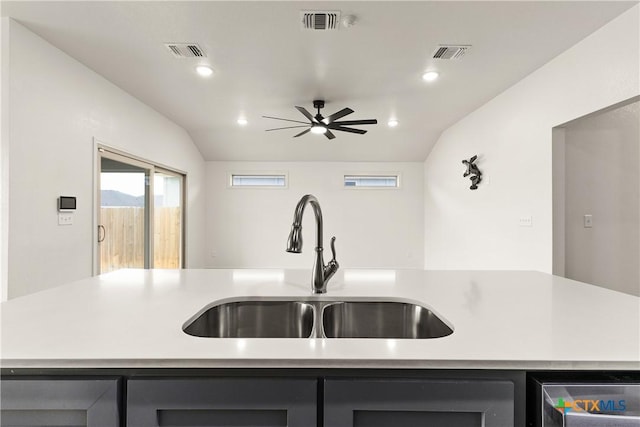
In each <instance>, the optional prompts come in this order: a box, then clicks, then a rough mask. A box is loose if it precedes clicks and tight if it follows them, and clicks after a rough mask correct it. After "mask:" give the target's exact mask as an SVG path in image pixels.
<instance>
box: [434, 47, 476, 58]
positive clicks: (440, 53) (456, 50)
mask: <svg viewBox="0 0 640 427" xmlns="http://www.w3.org/2000/svg"><path fill="white" fill-rule="evenodd" d="M470 47H471V46H469V45H440V46H438V48H437V49H436V50H435V51H434V52H433V59H460V58H462V57H463V56H464V54H465V53H467V50H469V48H470Z"/></svg>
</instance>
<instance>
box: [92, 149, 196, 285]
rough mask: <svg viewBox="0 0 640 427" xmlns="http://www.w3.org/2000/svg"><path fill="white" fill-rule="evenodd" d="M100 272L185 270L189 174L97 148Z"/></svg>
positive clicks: (98, 261)
mask: <svg viewBox="0 0 640 427" xmlns="http://www.w3.org/2000/svg"><path fill="white" fill-rule="evenodd" d="M97 150H98V167H99V173H98V185H97V188H96V193H97V197H96V199H97V205H98V206H97V242H96V244H97V253H98V256H97V268H96V273H97V274H103V273H108V272H110V271H114V270H118V269H121V268H183V267H184V228H185V221H184V213H185V209H184V193H185V192H184V186H185V174H183V173H181V172H178V171H175V170H172V169H169V168H166V167H163V166H159V165H156V164H153V163H151V162H148V161H145V160H141V159H139V158H136V157H134V156H130V155H127V154H125V153H122V152H119V151H116V150H113V149H111V148H107V147H105V146H102V145H98V148H97Z"/></svg>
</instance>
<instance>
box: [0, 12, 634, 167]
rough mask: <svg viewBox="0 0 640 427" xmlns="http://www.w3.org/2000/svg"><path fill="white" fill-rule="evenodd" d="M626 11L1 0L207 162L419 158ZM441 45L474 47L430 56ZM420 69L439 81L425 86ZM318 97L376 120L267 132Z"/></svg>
mask: <svg viewBox="0 0 640 427" xmlns="http://www.w3.org/2000/svg"><path fill="white" fill-rule="evenodd" d="M634 4H637V2H636V1H633V2H616V1H601V2H600V1H567V2H554V1H532V2H522V1H514V2H508V1H493V2H482V1H469V2H459V1H448V2H447V1H442V2H431V1H410V2H400V1H354V2H346V1H345V2H343V1H334V2H302V1H281V2H269V1H257V2H256V1H252V2H245V1H228V2H218V1H211V2H206V1H200V2H189V1H179V2H170V1H160V2H125V1H117V2H94V1H72V2H24V1H19V2H11V1H3V2H2V15H3V16H9V17H12V18H13V19H15V20H17V21H18V22H20V23H22V24H23V25H25V26H26V27H28V28H29V29H31V30H32V31H34V32H35V33H37V34H39V35H40V36H42V37H43V38H45V39H46V40H48V41H49V42H50V43H52V44H53V45H55V46H57V47H58V48H60V49H61V50H63V51H64V52H66V53H67V54H69V55H70V56H72V57H74V58H75V59H77V60H78V61H80V62H81V63H83V64H85V65H86V66H88V67H89V68H91V69H93V70H94V71H96V72H97V73H99V74H101V75H103V76H104V77H105V78H107V79H108V80H110V81H111V82H113V83H114V84H116V85H117V86H119V87H120V88H122V89H124V90H125V91H127V92H129V93H130V94H131V95H133V96H135V97H136V98H138V99H140V100H141V101H142V102H144V103H146V104H148V105H149V106H151V107H152V108H154V109H155V110H157V111H159V112H160V113H162V114H164V115H165V116H167V117H168V118H170V119H171V120H173V121H174V122H176V123H177V124H179V125H181V126H182V127H184V128H185V129H186V130H187V131H188V132H189V134H190V135H191V137H192V139H193V141H194V142H195V144H196V145H197V146H198V147H199V149H200V151H201V152H202V154H203V156H204V157H205V159H207V160H257V161H271V160H273V161H288V160H314V161H421V160H424V159H425V158H426V156H427V155H428V153H429V152H430V150H431V148H432V146H433V145H434V143H435V142H436V141H437V139H438V137H439V135H440V133H441V132H442V131H443V130H445V129H446V128H447V127H448V126H450V125H451V124H453V123H455V122H456V121H457V120H459V119H461V118H462V117H464V116H465V115H467V114H468V113H470V112H472V111H473V110H474V109H476V108H478V107H479V106H481V105H482V104H484V103H486V102H487V101H489V100H490V99H491V98H493V97H495V96H496V95H498V94H499V93H500V92H502V91H504V90H505V89H507V88H508V87H510V86H512V85H513V84H515V83H516V82H518V81H519V80H521V79H522V78H524V77H525V76H527V75H528V74H529V73H531V72H533V71H534V70H536V69H537V68H539V67H541V66H542V65H544V64H545V63H546V62H548V61H549V60H551V59H552V58H554V57H555V56H557V55H558V54H560V53H562V52H563V51H565V50H566V49H568V48H570V47H571V46H572V45H574V44H575V43H577V42H579V41H580V40H581V39H583V38H584V37H586V36H588V35H589V34H590V33H592V32H594V31H595V30H597V29H598V28H600V27H601V26H603V25H604V24H606V23H607V22H608V21H610V20H612V19H613V18H615V17H616V16H618V15H620V14H621V13H622V12H624V11H625V10H627V9H629V8H630V7H632V6H633V5H634ZM302 10H314V11H318V10H330V11H335V10H338V11H340V12H341V14H342V16H345V15H353V16H354V17H355V25H353V26H351V27H349V28H346V27H344V26H341V27H340V29H339V30H336V31H312V30H303V29H301V23H300V11H302ZM167 42H193V43H197V44H198V45H199V46H201V47H202V49H203V50H204V52H205V54H206V58H182V59H178V58H175V57H174V56H173V55H172V54H171V53H170V52H169V50H168V49H167V48H166V46H165V43H167ZM441 44H462V45H472V47H471V49H469V51H468V52H467V54H466V55H465V56H464V57H463V58H462V59H460V60H453V61H444V60H437V59H433V58H432V54H433V52H434V50H435V49H436V48H437V47H438V46H439V45H441ZM603 54H605V53H604V52H603ZM603 60H606V57H605V58H603ZM198 64H208V65H210V66H211V67H212V68H213V70H214V75H213V76H212V77H209V78H202V77H200V76H199V75H198V74H197V73H196V72H195V66H196V65H198ZM426 70H436V71H438V72H439V73H440V77H439V78H438V79H437V80H436V81H433V82H425V81H423V80H422V78H421V75H422V74H423V72H425V71H426ZM594 84H597V82H594ZM314 99H324V100H325V101H326V107H325V109H324V110H323V113H325V116H326V115H327V114H330V113H333V112H335V111H338V110H340V109H342V108H344V107H351V108H352V109H353V110H355V113H353V114H351V115H349V116H348V117H345V118H344V120H355V119H368V118H376V119H378V121H379V124H378V125H375V126H366V127H364V126H363V127H361V128H363V129H367V130H368V131H369V132H368V133H367V134H366V135H356V134H349V133H343V132H335V133H336V136H337V138H336V139H334V140H331V141H330V140H328V139H326V138H325V137H324V136H322V135H312V134H310V133H308V134H306V135H304V136H302V137H300V138H295V139H294V138H292V136H293V135H295V134H296V133H298V131H299V129H290V130H283V131H277V132H265V130H266V129H269V128H273V127H279V126H286V122H277V121H275V120H269V119H264V118H262V117H261V116H263V115H268V116H276V117H283V118H289V119H292V120H304V117H303V116H302V115H301V114H300V113H299V112H298V111H296V110H295V109H294V106H296V105H297V106H303V107H305V108H307V109H308V110H310V111H313V108H312V101H313V100H314ZM240 117H243V118H246V119H247V121H248V124H247V125H245V126H240V125H238V123H237V119H238V118H240ZM391 118H395V119H397V120H398V122H399V125H398V126H397V127H395V128H391V127H388V126H387V122H388V120H389V119H391ZM292 124H293V125H295V123H292Z"/></svg>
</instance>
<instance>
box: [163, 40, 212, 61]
mask: <svg viewBox="0 0 640 427" xmlns="http://www.w3.org/2000/svg"><path fill="white" fill-rule="evenodd" d="M165 46H166V47H167V49H169V51H170V52H171V53H172V54H173V56H175V57H176V58H206V56H207V55H206V54H205V53H204V51H203V50H202V48H200V46H198V44H197V43H165Z"/></svg>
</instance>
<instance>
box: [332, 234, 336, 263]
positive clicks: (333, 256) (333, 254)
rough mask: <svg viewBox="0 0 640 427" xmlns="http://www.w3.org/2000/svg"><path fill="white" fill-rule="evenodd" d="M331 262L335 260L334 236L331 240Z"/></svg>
mask: <svg viewBox="0 0 640 427" xmlns="http://www.w3.org/2000/svg"><path fill="white" fill-rule="evenodd" d="M331 256H332V258H331V261H335V260H336V236H333V237H332V238H331Z"/></svg>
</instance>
